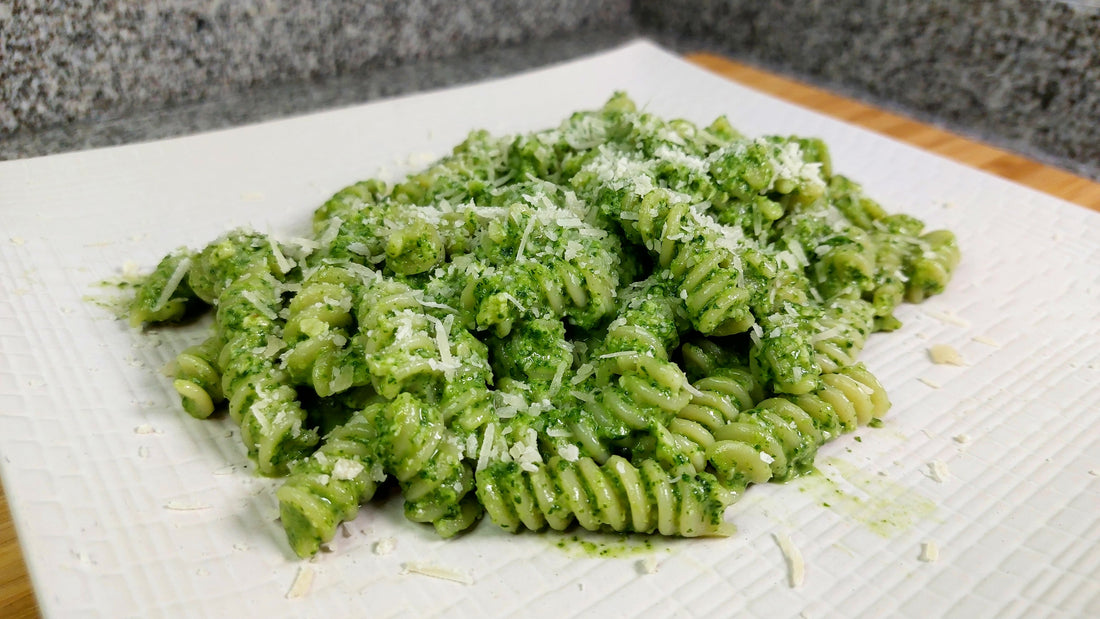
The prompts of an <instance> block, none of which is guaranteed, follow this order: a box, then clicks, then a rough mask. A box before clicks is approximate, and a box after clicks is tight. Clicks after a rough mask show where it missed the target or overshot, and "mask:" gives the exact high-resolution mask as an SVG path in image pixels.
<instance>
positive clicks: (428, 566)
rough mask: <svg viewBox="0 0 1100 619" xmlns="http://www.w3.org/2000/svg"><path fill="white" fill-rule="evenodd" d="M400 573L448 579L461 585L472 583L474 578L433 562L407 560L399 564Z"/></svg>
mask: <svg viewBox="0 0 1100 619" xmlns="http://www.w3.org/2000/svg"><path fill="white" fill-rule="evenodd" d="M401 573H402V574H419V575H421V576H428V577H431V578H438V579H440V580H449V581H451V582H457V583H460V584H463V585H472V584H474V579H473V578H472V577H471V576H470V575H469V574H467V573H465V572H461V571H459V570H454V569H451V568H447V567H441V566H439V565H435V564H433V563H426V562H420V561H409V562H408V563H405V564H404V565H402V566H401Z"/></svg>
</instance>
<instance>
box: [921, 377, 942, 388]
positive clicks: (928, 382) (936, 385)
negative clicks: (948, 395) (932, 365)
mask: <svg viewBox="0 0 1100 619" xmlns="http://www.w3.org/2000/svg"><path fill="white" fill-rule="evenodd" d="M917 380H919V381H920V382H922V383H924V384H926V385H928V386H929V387H931V388H933V389H939V388H940V387H942V386H943V385H941V384H939V383H938V382H936V381H934V380H932V379H931V378H924V377H920V378H917Z"/></svg>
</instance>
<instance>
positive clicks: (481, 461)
mask: <svg viewBox="0 0 1100 619" xmlns="http://www.w3.org/2000/svg"><path fill="white" fill-rule="evenodd" d="M496 431H497V424H495V423H493V422H491V421H490V422H489V424H488V425H487V426H485V436H484V437H483V438H482V439H481V450H480V451H479V452H478V454H477V469H476V470H478V471H480V470H482V469H484V468H485V467H486V466H487V465H488V464H489V455H490V452H491V451H492V449H493V437H494V435H495V434H496Z"/></svg>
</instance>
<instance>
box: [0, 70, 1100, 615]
mask: <svg viewBox="0 0 1100 619" xmlns="http://www.w3.org/2000/svg"><path fill="white" fill-rule="evenodd" d="M687 59H688V60H690V61H691V62H694V63H695V64H697V65H699V66H701V67H704V68H706V69H709V70H711V71H714V72H715V73H717V74H719V75H722V76H724V77H726V78H729V79H731V80H733V81H735V82H738V83H741V84H744V85H745V86H749V87H750V88H754V89H756V90H759V91H761V92H766V93H768V94H770V95H773V96H776V97H779V98H781V99H785V100H787V101H790V102H791V103H795V104H798V105H801V106H803V107H806V108H809V109H812V110H815V111H818V112H821V113H824V114H827V115H829V116H833V117H835V118H838V119H841V120H844V121H847V122H850V123H852V124H855V125H859V126H861V127H864V128H867V129H870V130H872V131H875V132H878V133H881V134H883V135H887V136H890V137H892V138H895V139H898V140H900V141H902V142H906V143H909V144H912V145H914V146H917V147H919V148H922V149H924V150H927V151H929V152H932V153H936V154H938V155H942V156H944V157H947V158H949V159H953V160H955V161H958V162H960V163H963V164H966V165H969V166H972V167H974V168H977V169H979V170H984V171H986V172H990V173H992V174H995V175H997V176H1000V177H1002V178H1006V179H1008V180H1012V181H1015V182H1017V183H1020V184H1022V185H1026V186H1028V187H1031V188H1033V189H1037V190H1039V191H1043V192H1045V193H1048V194H1050V195H1053V196H1056V197H1059V198H1062V199H1064V200H1067V201H1069V202H1074V203H1077V204H1080V205H1082V206H1086V207H1088V208H1090V209H1093V210H1096V211H1100V183H1096V182H1093V181H1090V180H1088V179H1085V178H1081V177H1079V176H1076V175H1073V174H1070V173H1069V172H1065V171H1063V170H1059V169H1057V168H1052V167H1050V166H1047V165H1043V164H1041V163H1038V162H1036V161H1033V160H1030V159H1028V158H1026V157H1022V156H1020V155H1017V154H1014V153H1010V152H1008V151H1004V150H1001V149H998V148H993V147H991V146H987V145H985V144H981V143H979V142H976V141H973V140H970V139H966V138H963V137H961V136H958V135H956V134H953V133H950V132H948V131H944V130H942V129H938V128H935V127H931V126H929V125H926V124H923V123H920V122H916V121H914V120H912V119H909V118H906V117H904V116H900V115H898V114H894V113H891V112H887V111H884V110H882V109H879V108H876V107H873V106H870V105H866V104H863V103H859V102H857V101H854V100H852V99H849V98H846V97H842V96H839V95H835V94H832V93H830V92H828V91H825V90H821V89H819V88H815V87H812V86H807V85H805V84H802V83H800V82H796V81H794V80H791V79H788V78H785V77H780V76H778V75H775V74H772V73H768V72H766V71H762V70H760V69H755V68H752V67H750V66H747V65H744V64H741V63H738V62H734V61H731V60H729V59H727V58H723V57H721V56H715V55H713V54H690V55H688V56H687ZM37 616H38V606H37V604H36V602H35V599H34V594H33V593H32V591H31V585H30V579H29V578H28V577H27V569H26V567H25V565H24V563H23V557H22V554H21V553H20V550H19V544H18V541H17V540H16V536H15V528H14V526H13V525H12V520H11V515H10V514H9V512H8V505H7V499H6V498H5V496H4V493H3V488H0V617H5V618H11V619H17V618H18V619H23V618H29V617H37Z"/></svg>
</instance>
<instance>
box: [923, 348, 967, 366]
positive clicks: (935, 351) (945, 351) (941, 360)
mask: <svg viewBox="0 0 1100 619" xmlns="http://www.w3.org/2000/svg"><path fill="white" fill-rule="evenodd" d="M928 356H929V357H931V359H932V363H935V364H937V365H958V366H963V365H966V362H965V361H963V358H962V355H960V354H959V351H957V350H955V348H954V347H952V346H949V345H947V344H936V345H934V346H932V347H930V348H929V349H928Z"/></svg>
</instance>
